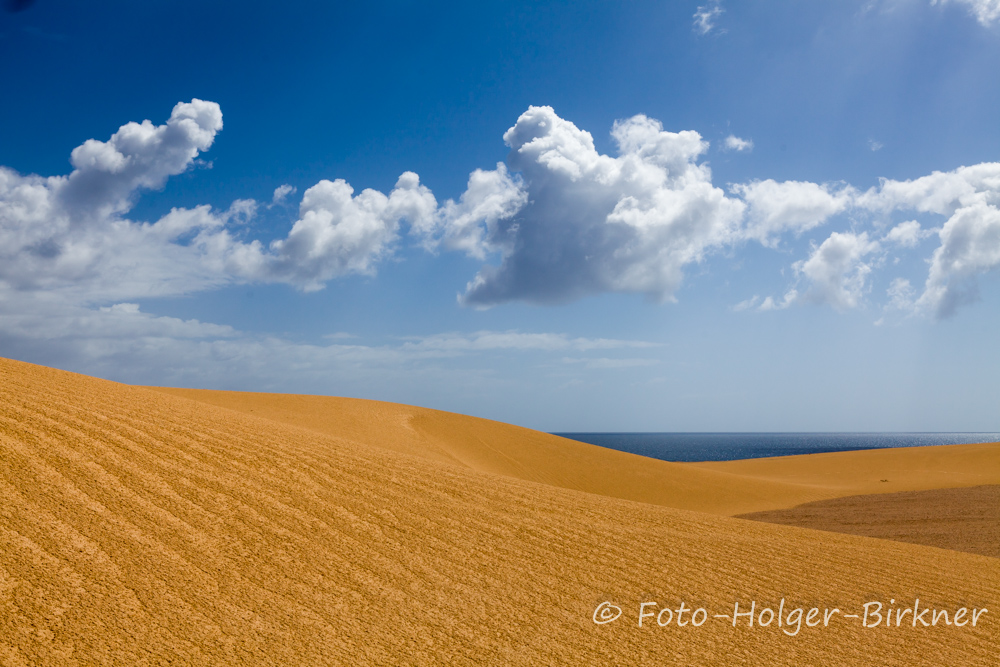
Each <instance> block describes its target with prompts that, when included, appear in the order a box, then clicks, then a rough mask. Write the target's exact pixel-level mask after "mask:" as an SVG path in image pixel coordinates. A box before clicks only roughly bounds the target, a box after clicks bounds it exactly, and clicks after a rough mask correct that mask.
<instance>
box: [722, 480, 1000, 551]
mask: <svg viewBox="0 0 1000 667" xmlns="http://www.w3.org/2000/svg"><path fill="white" fill-rule="evenodd" d="M740 518H743V519H753V520H755V521H767V522H769V523H781V524H785V525H788V526H801V527H803V528H816V529H817V530H831V531H834V532H837V533H850V534H851V535H865V536H867V537H879V538H882V539H886V540H898V541H900V542H911V543H913V544H927V545H929V546H932V547H941V548H942V549H954V550H956V551H967V552H968V553H972V554H982V555H984V556H992V557H994V558H1000V485H995V484H993V485H988V486H971V487H965V488H961V489H931V490H929V491H901V492H899V493H880V494H876V495H864V496H848V497H846V498H834V499H833V500H820V501H818V502H814V503H805V504H803V505H799V506H798V507H792V508H789V509H782V510H771V511H769V512H754V513H751V514H743V515H741V516H740Z"/></svg>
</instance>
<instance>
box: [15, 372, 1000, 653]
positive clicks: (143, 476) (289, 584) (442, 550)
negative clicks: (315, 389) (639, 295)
mask: <svg viewBox="0 0 1000 667" xmlns="http://www.w3.org/2000/svg"><path fill="white" fill-rule="evenodd" d="M0 556H2V558H0V606H2V609H3V614H0V663H2V664H4V665H90V664H102V665H117V664H121V665H144V664H219V665H221V664H226V665H233V664H247V665H250V664H253V665H326V664H330V665H332V664H373V665H377V664H383V665H384V664H414V665H420V664H450V665H463V664H469V665H471V664H525V665H529V664H530V665H537V664H554V665H557V664H566V665H579V664H588V665H590V664H593V665H603V664H609V665H612V664H631V665H644V664H650V665H652V664H664V663H667V664H670V663H676V664H713V665H760V664H768V665H785V664H787V665H793V664H795V665H802V664H836V665H868V664H882V665H915V664H925V663H922V662H921V660H922V659H923V658H925V657H927V656H933V659H934V660H935V661H937V662H939V663H941V664H962V665H984V666H985V665H989V664H991V662H990V661H992V660H993V659H994V658H995V655H996V650H997V647H998V646H1000V630H998V628H1000V624H998V622H997V618H998V617H1000V614H998V613H996V612H995V611H994V609H995V608H996V607H997V602H998V601H1000V567H998V563H1000V561H998V560H997V559H993V558H987V557H983V556H976V555H971V554H961V553H957V552H950V551H946V550H941V549H935V548H932V547H923V546H917V545H907V544H900V543H893V542H888V541H884V540H875V539H869V538H864V537H855V536H850V535H838V534H833V533H823V532H819V531H813V530H807V529H800V528H794V527H786V526H776V525H771V524H765V523H758V522H752V521H744V520H739V519H733V518H728V517H723V516H714V515H710V514H705V513H699V512H693V511H687V510H682V509H675V508H670V507H663V506H656V505H652V504H648V503H640V502H635V501H631V500H625V499H620V498H614V497H607V496H600V495H596V494H594V493H587V492H581V491H578V490H572V489H567V488H561V487H558V486H553V485H550V484H547V483H540V482H537V481H528V480H523V479H518V478H516V477H511V476H509V475H501V474H496V473H494V472H485V471H481V470H476V469H472V468H469V467H468V466H463V465H454V464H452V463H445V462H442V461H434V460H430V459H429V458H428V457H424V456H416V455H412V454H407V453H403V452H399V451H394V450H393V449H392V448H387V447H382V446H376V445H373V444H370V443H364V442H358V441H356V440H355V439H353V438H350V437H347V438H341V437H336V436H334V435H331V434H326V433H321V432H318V431H317V430H315V429H309V428H306V427H304V426H301V425H300V426H293V425H289V424H284V423H281V422H280V421H276V420H273V419H266V418H264V417H260V416H255V415H252V414H246V413H242V412H239V411H235V410H232V409H226V408H222V407H218V406H213V405H208V404H206V403H203V402H197V401H193V400H189V399H184V398H179V397H176V396H172V395H169V394H168V393H165V392H162V391H154V390H150V389H144V388H137V387H130V386H126V385H121V384H116V383H112V382H106V381H103V380H97V379H94V378H88V377H85V376H79V375H74V374H71V373H66V372H62V371H56V370H53V369H48V368H44V367H39V366H32V365H29V364H23V363H20V362H14V361H9V360H0ZM890 596H892V597H893V598H900V599H901V600H902V599H906V600H912V599H913V598H914V597H919V598H920V599H921V601H922V602H923V603H924V604H926V605H931V606H934V605H936V606H940V607H945V606H947V607H948V608H949V609H954V608H955V607H956V606H960V605H975V606H978V607H987V608H990V612H989V614H987V616H985V617H984V618H983V619H982V620H981V622H980V623H979V625H978V626H977V627H974V628H973V627H969V626H967V627H963V628H958V627H954V626H949V627H934V628H918V629H911V628H909V627H900V628H887V629H883V628H878V629H871V628H867V629H865V628H861V627H860V626H859V625H858V624H856V623H855V624H849V623H843V624H837V623H833V624H831V625H830V626H829V627H826V628H810V629H805V630H803V631H802V633H801V634H799V635H798V636H795V637H791V636H787V635H785V634H783V633H782V632H781V631H779V630H778V629H777V628H775V627H769V628H759V627H758V628H745V627H742V626H741V627H737V628H734V627H731V626H729V625H728V624H726V623H714V622H710V623H706V624H705V625H704V626H703V627H700V628H697V629H694V628H691V627H688V628H686V629H682V628H677V627H670V628H656V627H653V628H650V627H649V626H648V625H647V626H646V627H643V628H639V627H638V626H637V624H636V622H635V618H636V611H637V608H638V604H639V603H640V602H641V601H646V600H650V599H656V600H659V601H660V602H661V603H662V604H667V603H670V604H673V605H676V604H677V603H678V602H679V601H681V600H685V601H687V602H688V604H689V605H705V606H707V607H710V608H711V610H712V611H713V612H715V611H720V612H725V611H726V610H728V609H731V608H732V605H733V603H734V601H742V602H744V603H746V604H749V602H750V601H751V600H755V601H757V602H758V603H759V604H763V603H766V604H773V605H775V606H777V604H778V601H779V599H781V598H784V599H786V602H788V603H789V604H790V605H800V606H802V605H825V606H840V607H845V608H846V607H849V606H853V607H857V605H858V604H860V603H862V602H865V601H868V600H873V599H877V600H884V601H886V602H887V600H888V599H889V597H890ZM606 600H607V601H614V602H615V603H616V604H618V605H620V606H621V607H622V608H623V609H624V610H625V614H623V617H622V619H620V620H619V621H617V622H614V623H610V624H607V625H595V624H594V622H593V620H592V618H593V612H594V609H595V607H596V605H598V604H599V603H600V602H602V601H606Z"/></svg>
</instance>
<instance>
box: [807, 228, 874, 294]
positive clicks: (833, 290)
mask: <svg viewBox="0 0 1000 667" xmlns="http://www.w3.org/2000/svg"><path fill="white" fill-rule="evenodd" d="M879 249H880V248H879V244H878V242H876V241H872V240H870V239H869V238H868V234H867V233H866V232H862V233H860V234H854V233H851V232H843V233H841V232H833V233H832V234H830V236H829V237H828V238H827V239H826V240H825V241H823V243H821V244H820V245H819V247H817V248H815V249H814V250H813V252H812V254H811V255H810V256H809V258H808V259H805V260H802V261H799V262H796V263H795V264H794V265H793V268H794V269H795V272H796V273H797V274H799V275H800V276H802V277H804V278H805V279H807V280H808V282H809V287H808V289H807V290H806V291H805V292H804V293H802V294H801V295H797V296H798V298H800V299H803V300H805V301H809V302H812V303H824V304H829V305H831V306H833V307H834V308H836V309H838V310H845V309H848V308H854V307H856V306H857V305H858V303H859V302H860V300H861V299H862V297H863V296H864V294H865V293H866V291H867V287H868V274H869V273H871V270H872V264H871V263H870V262H868V263H866V262H865V261H864V259H865V257H867V256H868V255H870V254H872V253H874V252H876V251H878V250H879Z"/></svg>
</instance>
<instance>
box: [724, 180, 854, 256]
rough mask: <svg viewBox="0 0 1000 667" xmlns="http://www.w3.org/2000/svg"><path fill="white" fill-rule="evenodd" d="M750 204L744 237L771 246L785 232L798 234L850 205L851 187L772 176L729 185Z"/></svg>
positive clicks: (775, 243) (852, 191)
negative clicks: (777, 179) (787, 179)
mask: <svg viewBox="0 0 1000 667" xmlns="http://www.w3.org/2000/svg"><path fill="white" fill-rule="evenodd" d="M731 190H732V191H733V193H735V194H738V195H740V196H741V197H743V199H744V200H745V201H746V203H747V204H748V205H749V210H748V211H747V223H746V228H745V231H744V236H745V237H746V238H748V239H754V240H756V241H759V242H760V243H761V244H763V245H765V246H769V247H774V246H775V245H777V243H778V239H779V238H780V236H781V235H782V234H784V233H786V232H793V233H795V234H801V233H802V232H805V231H808V230H810V229H813V228H814V227H818V226H819V225H821V224H823V223H824V222H826V221H827V219H829V218H830V217H831V216H834V215H836V214H838V213H841V212H843V211H844V210H846V209H847V208H848V206H850V204H851V202H852V198H853V196H854V190H853V188H850V187H839V188H838V187H834V186H830V185H819V184H817V183H809V182H803V181H784V182H781V183H779V182H777V181H774V180H771V179H768V180H766V181H753V182H751V183H746V184H737V185H733V186H731Z"/></svg>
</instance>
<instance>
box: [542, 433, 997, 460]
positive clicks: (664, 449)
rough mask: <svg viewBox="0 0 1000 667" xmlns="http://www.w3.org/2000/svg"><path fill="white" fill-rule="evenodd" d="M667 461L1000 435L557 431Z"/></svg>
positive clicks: (940, 442) (936, 442)
mask: <svg viewBox="0 0 1000 667" xmlns="http://www.w3.org/2000/svg"><path fill="white" fill-rule="evenodd" d="M554 435H561V436H562V437H564V438H572V439H573V440H580V441H582V442H589V443H590V444H592V445H599V446H601V447H608V448H610V449H617V450H620V451H623V452H631V453H632V454H641V455H642V456H649V457H652V458H654V459H663V460H664V461H732V460H734V459H757V458H762V457H765V456H790V455H792V454H817V453H819V452H843V451H850V450H855V449H881V448H884V447H920V446H923V445H957V444H960V443H972V442H1000V433H555V434H554Z"/></svg>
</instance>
